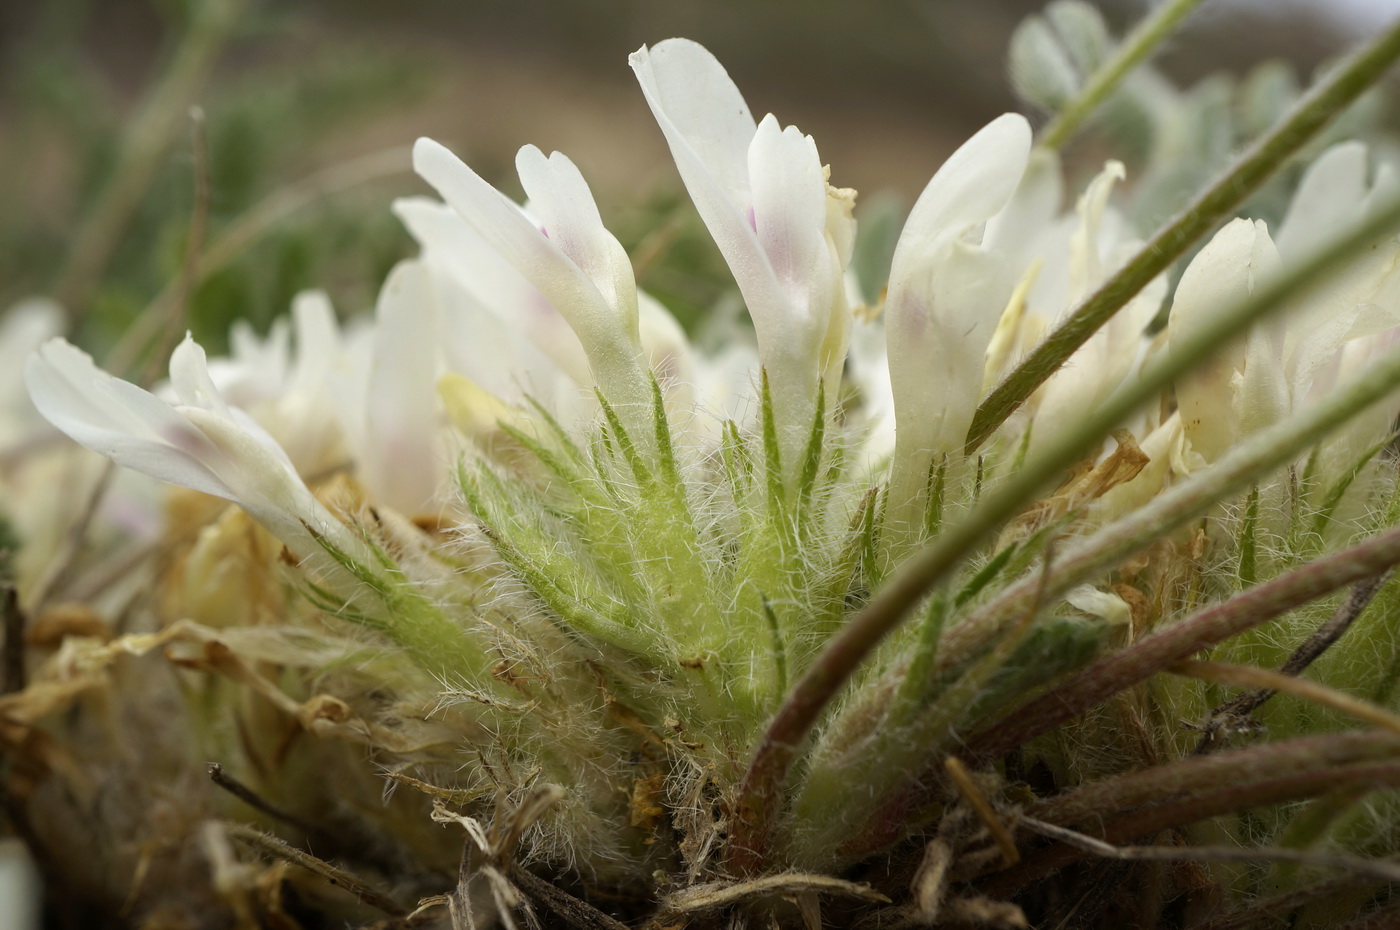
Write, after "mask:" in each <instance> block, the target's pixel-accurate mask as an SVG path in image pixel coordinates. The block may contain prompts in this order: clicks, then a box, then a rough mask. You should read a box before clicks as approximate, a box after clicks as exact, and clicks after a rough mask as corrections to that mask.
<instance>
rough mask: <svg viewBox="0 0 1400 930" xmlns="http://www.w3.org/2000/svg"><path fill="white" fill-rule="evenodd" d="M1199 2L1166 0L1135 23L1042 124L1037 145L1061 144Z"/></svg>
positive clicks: (1054, 147)
mask: <svg viewBox="0 0 1400 930" xmlns="http://www.w3.org/2000/svg"><path fill="white" fill-rule="evenodd" d="M1203 2H1204V0H1168V2H1166V3H1163V4H1162V5H1160V6H1159V7H1157V9H1156V10H1155V11H1154V12H1153V13H1152V15H1151V16H1148V17H1147V18H1146V19H1144V20H1143V21H1142V22H1141V23H1139V24H1138V26H1137V28H1136V29H1134V30H1133V32H1132V34H1131V35H1129V36H1128V37H1127V38H1126V39H1124V40H1123V44H1122V45H1120V46H1119V47H1118V51H1117V52H1116V53H1115V54H1114V55H1112V56H1111V57H1110V58H1109V59H1108V61H1105V62H1104V63H1103V65H1101V66H1100V67H1099V69H1098V70H1097V71H1095V72H1094V74H1093V75H1092V76H1091V77H1090V78H1089V80H1088V82H1086V83H1085V85H1084V89H1083V90H1081V91H1080V92H1079V96H1078V97H1076V98H1075V99H1074V100H1071V101H1070V102H1069V104H1068V105H1066V106H1065V108H1064V109H1062V110H1060V112H1059V113H1057V114H1056V115H1055V118H1054V119H1053V120H1051V121H1050V125H1048V126H1046V127H1045V130H1044V132H1043V133H1042V135H1041V138H1040V145H1041V146H1042V147H1044V148H1047V149H1058V148H1061V147H1063V146H1064V144H1065V143H1066V142H1068V141H1069V140H1070V139H1071V138H1072V137H1073V136H1074V134H1075V133H1076V132H1078V131H1079V127H1080V126H1082V125H1083V124H1084V121H1085V120H1087V119H1088V118H1089V117H1090V116H1092V115H1093V113H1094V111H1095V110H1097V109H1098V108H1099V104H1101V103H1103V102H1104V100H1106V99H1107V98H1108V95H1109V94H1111V93H1113V91H1114V89H1115V88H1117V87H1118V85H1119V84H1121V83H1122V82H1123V79H1124V78H1125V77H1127V76H1128V74H1129V73H1131V72H1132V70H1133V69H1134V68H1136V67H1137V66H1138V65H1140V64H1142V62H1143V61H1144V60H1146V59H1147V57H1148V56H1149V55H1151V54H1152V52H1153V51H1154V50H1155V49H1156V48H1157V47H1158V46H1159V45H1161V44H1162V43H1163V42H1164V41H1166V40H1167V39H1168V38H1170V37H1171V35H1172V33H1174V32H1176V30H1177V27H1178V26H1180V25H1181V22H1182V20H1184V19H1186V17H1188V16H1190V15H1191V13H1192V11H1194V10H1195V9H1196V7H1198V6H1200V5H1201V4H1202V3H1203Z"/></svg>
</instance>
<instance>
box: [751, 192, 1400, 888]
mask: <svg viewBox="0 0 1400 930" xmlns="http://www.w3.org/2000/svg"><path fill="white" fill-rule="evenodd" d="M1397 222H1400V202H1395V203H1391V204H1388V205H1387V206H1386V207H1385V208H1384V209H1382V210H1378V211H1376V214H1375V215H1374V216H1372V217H1371V218H1370V219H1369V220H1368V221H1367V222H1365V223H1364V224H1362V225H1361V226H1359V227H1358V228H1356V229H1355V230H1354V231H1352V232H1351V233H1350V234H1348V235H1345V236H1343V237H1341V238H1340V239H1339V240H1337V241H1336V242H1334V243H1333V244H1332V245H1331V246H1329V247H1328V248H1326V249H1323V250H1321V251H1320V252H1319V253H1317V254H1316V255H1315V256H1314V257H1313V258H1311V259H1309V260H1308V261H1306V262H1302V263H1300V264H1299V265H1297V266H1295V267H1294V268H1292V269H1290V270H1289V271H1288V272H1287V273H1285V274H1283V275H1280V276H1279V278H1278V279H1277V280H1275V282H1274V283H1273V284H1272V285H1271V286H1269V287H1264V288H1260V289H1259V290H1258V291H1257V292H1256V293H1255V294H1254V295H1253V296H1252V297H1250V298H1249V299H1248V300H1246V301H1244V302H1242V303H1240V304H1238V305H1236V306H1234V307H1231V308H1228V309H1227V310H1225V311H1223V312H1221V313H1220V314H1219V315H1218V316H1217V317H1216V318H1215V319H1214V320H1212V321H1211V323H1210V325H1208V326H1204V327H1202V328H1201V329H1200V330H1198V331H1197V332H1196V333H1195V335H1194V337H1193V338H1189V339H1186V340H1184V341H1183V342H1182V343H1181V344H1180V345H1179V346H1177V347H1176V348H1175V349H1174V350H1173V351H1171V352H1169V353H1168V354H1167V355H1166V356H1165V357H1164V358H1163V359H1161V360H1159V361H1158V362H1157V363H1156V364H1154V365H1151V366H1149V367H1148V368H1147V369H1146V370H1145V371H1144V372H1143V374H1142V376H1141V377H1140V378H1139V380H1138V381H1137V382H1136V383H1134V384H1133V385H1131V386H1130V387H1128V388H1126V389H1124V390H1122V391H1120V392H1119V393H1118V394H1117V395H1115V396H1114V397H1112V398H1110V399H1109V400H1108V401H1106V402H1105V403H1104V404H1102V405H1101V406H1100V407H1099V408H1098V409H1097V410H1095V411H1094V412H1093V413H1092V414H1091V415H1089V416H1087V417H1085V419H1084V420H1083V421H1081V422H1080V423H1079V424H1078V427H1077V428H1076V429H1074V430H1072V431H1068V432H1066V433H1065V434H1064V435H1063V436H1062V437H1057V438H1056V440H1055V441H1054V442H1052V443H1051V444H1049V445H1048V446H1047V447H1046V448H1045V450H1044V451H1043V453H1042V454H1041V455H1040V456H1039V457H1038V458H1037V459H1036V460H1035V461H1033V462H1031V463H1029V464H1028V466H1027V467H1025V468H1023V469H1021V470H1020V471H1018V472H1016V473H1014V474H1012V475H1011V476H1010V477H1009V478H1008V479H1007V480H1006V482H1005V484H1003V485H1002V486H1001V487H1000V488H998V489H997V490H996V491H995V492H994V493H992V494H989V495H986V496H984V497H983V498H982V500H981V502H980V503H979V504H978V505H977V506H976V507H975V508H974V509H973V511H972V512H971V513H970V514H969V515H968V516H967V518H966V519H964V520H961V521H959V522H958V523H957V524H956V525H954V526H951V527H949V528H948V529H946V530H945V531H944V533H943V534H942V535H941V536H940V537H939V538H938V539H936V540H934V541H933V542H932V543H930V544H929V545H928V546H926V547H925V548H924V549H922V550H921V551H919V552H918V553H916V554H915V555H914V556H912V557H911V558H910V559H909V560H908V561H907V562H905V563H904V565H903V566H901V568H900V569H899V570H898V571H897V572H895V573H894V576H893V577H892V578H891V579H890V580H889V582H888V583H887V584H886V585H885V586H884V587H883V588H882V589H881V590H880V591H879V592H878V593H877V594H876V595H875V596H874V597H873V598H872V599H871V601H870V603H869V604H868V605H867V606H866V607H865V609H864V610H862V611H861V612H860V613H858V614H856V616H855V617H853V618H852V619H851V621H850V622H849V623H848V624H847V625H846V627H845V629H843V630H842V631H841V633H840V634H839V635H838V636H836V637H835V638H834V639H833V640H832V641H831V642H830V643H829V644H828V645H827V647H826V648H825V649H824V650H823V651H822V653H821V654H820V655H819V656H818V657H817V659H816V661H815V662H813V663H812V665H811V666H810V667H809V668H808V670H807V671H806V673H804V674H803V676H802V678H801V679H799V680H798V682H797V684H796V686H795V687H794V688H793V690H792V692H791V693H790V694H789V695H788V697H787V699H786V700H785V701H784V702H783V705H782V706H781V707H780V708H779V709H778V712H777V713H776V714H775V715H774V717H773V719H772V721H771V722H770V723H769V726H768V729H767V730H766V731H765V733H764V735H763V736H762V738H761V739H760V742H759V744H758V747H757V749H756V751H755V752H754V755H753V758H752V759H751V761H750V763H749V768H748V771H747V773H746V774H745V777H744V781H743V783H742V785H741V787H740V791H739V794H738V796H737V798H736V800H735V804H734V807H733V810H732V818H733V819H732V828H731V829H732V833H731V835H730V850H729V855H730V860H729V864H730V867H731V868H732V869H734V870H735V871H736V872H737V873H740V874H752V873H754V872H756V871H759V870H761V869H762V868H763V867H764V865H765V864H766V860H767V855H768V845H769V841H770V835H771V833H772V829H773V826H774V824H775V823H776V820H777V816H778V812H779V806H780V804H781V799H782V797H783V787H784V785H785V784H786V782H787V777H788V773H789V771H790V770H791V767H792V763H793V761H794V760H795V759H796V758H797V754H798V753H799V751H800V750H801V749H802V747H803V744H804V743H805V741H806V738H807V734H808V733H809V732H810V731H811V729H812V727H813V726H814V725H815V724H816V722H817V720H818V718H819V717H820V716H821V714H822V712H823V711H824V710H825V708H826V706H827V705H828V704H829V703H830V702H831V700H832V699H833V698H834V697H835V696H836V694H837V693H838V692H839V691H840V689H841V688H842V687H843V686H844V685H845V683H846V682H847V681H848V680H849V678H850V676H851V675H852V674H853V673H854V672H855V670H856V668H857V667H858V666H859V665H860V663H861V662H863V661H864V660H865V658H866V656H868V655H869V654H870V652H871V651H872V650H873V649H874V648H875V647H876V646H877V645H878V644H879V643H880V641H881V640H883V639H884V637H885V636H886V635H888V634H889V633H890V632H891V631H892V630H894V629H895V627H897V626H898V625H899V624H900V622H902V621H903V619H904V617H905V615H906V614H907V613H908V611H909V610H910V609H911V608H912V607H913V606H914V605H915V604H917V603H918V601H919V600H920V599H921V598H922V597H923V596H924V595H925V594H927V593H928V592H929V590H931V589H932V588H933V587H934V585H936V584H938V583H939V582H940V581H941V580H943V579H944V578H945V577H947V575H948V573H949V572H950V571H951V570H952V569H953V568H954V567H956V566H957V565H958V564H959V563H960V562H961V561H962V560H963V559H964V558H966V556H967V555H968V554H969V553H972V552H974V551H976V550H977V547H978V546H979V545H980V544H982V543H983V542H985V541H986V540H987V539H988V538H989V537H991V536H992V535H993V534H995V533H996V532H997V531H998V530H999V529H1000V527H1001V526H1002V525H1003V524H1004V523H1005V522H1006V521H1007V520H1009V519H1010V518H1011V517H1012V516H1014V515H1015V514H1016V513H1017V512H1019V511H1020V510H1021V508H1022V507H1024V506H1025V504H1026V502H1028V501H1029V500H1031V499H1032V498H1033V497H1034V496H1035V495H1037V494H1038V493H1039V492H1040V491H1041V490H1042V489H1043V488H1044V486H1045V485H1047V484H1049V483H1050V482H1051V481H1052V480H1053V479H1054V478H1055V476H1057V475H1058V474H1060V473H1061V472H1062V471H1063V470H1064V469H1066V468H1068V467H1069V466H1070V465H1072V464H1074V463H1075V462H1076V461H1078V460H1079V459H1081V458H1082V457H1083V456H1084V455H1085V454H1086V452H1088V451H1089V450H1090V449H1092V448H1093V446H1094V445H1095V444H1096V443H1098V442H1099V441H1101V439H1102V437H1103V436H1104V435H1106V434H1107V433H1108V432H1109V431H1110V430H1112V429H1113V428H1114V427H1116V426H1117V425H1118V424H1119V423H1121V422H1122V421H1123V420H1124V419H1126V418H1127V417H1128V416H1129V415H1130V414H1131V413H1132V412H1133V411H1134V410H1135V409H1136V408H1137V407H1138V406H1139V405H1140V404H1142V403H1144V402H1145V401H1147V400H1148V399H1150V398H1154V397H1157V396H1159V394H1160V392H1161V391H1162V390H1163V389H1165V388H1166V387H1167V386H1169V385H1170V384H1172V383H1173V382H1174V381H1175V380H1176V379H1177V378H1179V377H1180V376H1181V375H1183V374H1185V373H1186V372H1187V371H1189V370H1190V369H1191V367H1192V366H1193V365H1195V364H1196V363H1197V361H1198V360H1199V359H1201V358H1204V357H1206V356H1208V355H1209V354H1210V353H1211V352H1212V351H1213V350H1215V348H1216V347H1218V346H1220V345H1222V344H1224V343H1226V342H1228V341H1229V340H1230V339H1233V338H1235V337H1236V336H1238V335H1240V334H1241V333H1243V332H1244V331H1245V329H1246V328H1247V327H1248V326H1249V325H1250V324H1251V323H1252V322H1253V321H1254V320H1256V319H1258V318H1260V317H1262V316H1263V315H1264V314H1265V313H1267V312H1268V311H1269V310H1271V309H1273V308H1274V307H1276V306H1278V305H1279V304H1281V303H1283V302H1284V301H1285V300H1288V299H1297V298H1299V297H1301V296H1304V293H1305V292H1306V291H1307V290H1308V289H1309V288H1310V287H1312V286H1314V285H1316V284H1317V283H1318V280H1319V279H1321V278H1323V277H1325V276H1326V275H1327V273H1328V272H1330V271H1335V270H1336V269H1337V266H1338V265H1339V264H1341V263H1344V262H1345V261H1346V259H1348V258H1350V257H1352V256H1353V255H1355V254H1358V253H1359V252H1362V251H1363V250H1365V249H1366V248H1367V247H1368V246H1369V244H1370V243H1371V242H1373V241H1374V240H1375V239H1376V238H1377V237H1378V236H1380V235H1382V234H1384V232H1385V231H1386V230H1389V229H1391V228H1393V226H1394V225H1395V224H1396V223H1397ZM1377 368H1384V369H1385V371H1384V372H1373V373H1372V375H1371V376H1370V377H1363V378H1361V379H1358V381H1357V382H1356V383H1355V384H1354V385H1353V386H1352V387H1351V388H1349V389H1348V390H1347V391H1346V392H1344V393H1345V394H1346V399H1347V400H1348V401H1349V402H1350V403H1351V404H1353V406H1347V407H1344V408H1343V411H1342V412H1343V413H1344V414H1345V415H1350V414H1351V413H1354V412H1356V411H1357V410H1359V409H1361V407H1364V406H1365V405H1366V404H1369V403H1370V402H1372V401H1374V400H1376V399H1379V398H1380V397H1381V396H1383V395H1384V393H1385V391H1386V390H1388V389H1389V388H1391V387H1393V386H1394V384H1395V383H1396V382H1397V381H1400V357H1397V358H1396V359H1394V360H1393V361H1391V362H1389V363H1388V364H1386V363H1383V364H1381V365H1378V366H1377ZM1391 369H1394V371H1392V370H1391ZM1367 392H1370V393H1367ZM1363 395H1364V397H1363ZM1361 400H1364V402H1359V401H1361ZM1336 403H1337V401H1336V400H1334V401H1333V403H1332V404H1320V405H1318V408H1317V409H1323V408H1327V409H1328V410H1329V412H1330V415H1331V416H1332V417H1333V419H1332V420H1329V421H1328V422H1327V423H1326V424H1322V427H1324V428H1322V429H1321V431H1320V432H1319V433H1318V435H1322V434H1323V433H1325V432H1326V429H1328V428H1331V427H1332V426H1335V425H1336V424H1338V423H1340V422H1342V421H1343V420H1342V419H1336V417H1337V416H1338V411H1337V410H1335V409H1333V407H1334V405H1335V404H1336ZM1343 419H1344V417H1343ZM1288 425H1289V424H1285V425H1284V426H1282V427H1277V428H1275V430H1271V431H1269V432H1268V433H1267V434H1266V435H1268V436H1270V437H1275V433H1276V432H1278V430H1280V429H1283V428H1285V427H1286V426H1288ZM1276 438H1277V437H1275V439H1276ZM1257 446H1258V443H1254V444H1251V445H1250V446H1249V447H1248V448H1249V449H1256V448H1257ZM1263 458H1264V463H1263V467H1264V468H1267V467H1269V466H1270V465H1272V464H1274V462H1273V459H1271V458H1269V457H1267V456H1264V457H1263ZM1227 461H1228V459H1227ZM1220 464H1221V465H1223V464H1224V463H1220ZM1217 467H1220V466H1219V465H1218V466H1217ZM1258 471H1259V469H1258V468H1255V469H1253V470H1251V471H1250V472H1249V476H1252V475H1255V474H1257V473H1258ZM1212 499H1218V496H1217V498H1212ZM1146 509H1147V508H1144V510H1146Z"/></svg>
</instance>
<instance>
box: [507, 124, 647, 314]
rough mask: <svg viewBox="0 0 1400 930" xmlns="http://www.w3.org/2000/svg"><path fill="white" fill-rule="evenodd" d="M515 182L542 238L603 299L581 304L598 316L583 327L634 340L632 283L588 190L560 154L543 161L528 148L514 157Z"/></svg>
mask: <svg viewBox="0 0 1400 930" xmlns="http://www.w3.org/2000/svg"><path fill="white" fill-rule="evenodd" d="M515 165H516V168H517V170H518V171H519V172H520V183H521V184H522V185H524V187H525V193H526V195H527V196H528V197H529V200H530V206H531V208H532V209H533V210H534V212H535V215H536V216H537V218H538V219H539V220H540V222H541V224H542V225H543V226H544V230H545V233H546V235H547V236H548V237H549V239H550V241H551V242H552V243H553V244H554V245H555V246H557V247H558V248H559V249H560V251H562V252H563V253H564V254H565V255H566V256H568V258H569V259H570V260H571V261H572V262H573V263H574V264H575V265H576V266H578V268H579V269H580V270H581V271H582V272H583V273H584V275H585V276H587V278H588V279H589V281H590V282H592V284H593V286H594V287H595V288H596V289H597V291H598V292H599V295H600V296H601V298H602V300H601V301H600V302H596V303H585V304H581V307H584V308H586V309H587V310H588V311H589V312H591V313H593V314H595V315H597V318H596V319H594V320H592V321H591V322H590V323H589V324H588V325H589V326H590V328H592V327H597V328H598V330H599V331H600V332H602V331H605V330H607V329H620V330H621V331H622V332H624V333H626V334H627V335H628V336H630V337H632V338H633V339H635V330H636V325H637V323H636V303H637V284H636V280H635V278H634V277H633V274H632V263H631V261H630V260H629V259H628V257H627V253H626V252H625V251H624V250H623V248H622V245H621V244H620V243H619V242H618V241H617V239H616V238H614V237H613V234H612V233H610V232H608V230H607V228H606V227H604V226H603V219H602V217H601V216H599V215H598V205H597V204H596V203H595V202H594V200H593V192H592V191H591V190H589V188H588V182H587V181H585V180H584V179H583V175H582V174H580V173H579V170H578V168H577V167H576V166H575V165H574V163H573V162H572V161H570V160H569V159H568V158H567V157H566V156H565V155H564V154H563V153H561V152H555V153H553V154H552V155H550V156H549V158H547V159H546V158H545V157H544V153H542V152H541V151H540V150H539V149H537V148H535V147H534V146H533V145H527V146H525V147H524V148H522V149H521V150H520V152H519V153H518V154H517V155H516V159H515Z"/></svg>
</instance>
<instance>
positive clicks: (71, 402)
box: [25, 339, 235, 500]
mask: <svg viewBox="0 0 1400 930" xmlns="http://www.w3.org/2000/svg"><path fill="white" fill-rule="evenodd" d="M25 383H26V384H27V385H28V387H29V393H30V397H31V399H32V400H33V401H34V406H35V407H36V408H37V409H38V410H39V412H40V413H41V414H43V415H44V417H45V418H46V419H48V420H49V422H51V423H53V425H54V426H57V427H58V428H59V429H60V430H62V431H63V432H64V433H66V434H68V436H70V437H71V438H73V439H74V440H76V441H77V442H78V443H79V444H81V445H83V446H86V447H87V448H89V449H91V450H92V451H94V452H97V453H99V454H101V455H105V456H107V457H109V458H111V459H112V460H113V461H115V462H116V463H117V464H119V465H125V466H127V467H128V468H133V469H135V470H136V471H140V472H143V473H145V474H147V475H150V476H152V477H154V478H157V479H159V480H161V481H165V482H168V483H170V484H177V485H180V486H182V487H187V488H190V489H192V490H195V491H201V492H203V493H205V494H211V495H213V496H215V497H222V498H225V499H227V500H234V499H235V498H234V495H233V492H232V491H231V490H229V488H228V487H227V485H225V484H224V483H223V481H221V480H220V479H219V478H218V477H217V476H215V475H214V474H213V472H212V471H210V469H209V468H208V467H207V466H206V465H205V464H204V463H205V462H206V461H208V460H209V459H210V458H211V457H213V456H216V455H217V450H215V449H214V447H213V445H212V444H211V443H210V442H209V440H208V438H206V437H205V435H204V434H203V433H202V432H200V431H199V430H198V429H196V428H195V427H194V426H192V425H191V424H190V422H189V421H188V420H187V419H185V418H184V417H182V416H181V415H180V414H179V413H177V412H176V411H175V410H174V409H173V408H172V407H171V406H170V405H169V404H167V403H165V402H164V401H162V400H160V399H159V398H157V397H156V396H155V395H153V394H150V393H147V392H146V391H142V390H141V389H140V388H137V387H135V386H134V385H130V384H126V383H125V382H121V381H118V380H117V379H116V378H113V377H112V376H111V375H109V374H107V373H106V372H104V371H102V370H100V369H99V368H98V367H97V366H96V365H94V364H93V361H92V358H91V357H90V356H89V355H88V354H87V353H86V352H83V351H81V350H80V349H77V348H75V347H73V346H71V345H69V344H68V343H67V342H66V341H64V340H62V339H55V340H52V341H50V342H47V343H45V344H44V345H43V346H42V347H41V348H40V349H39V351H38V352H36V353H35V354H34V355H32V356H30V358H29V361H28V363H27V364H26V365H25Z"/></svg>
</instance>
